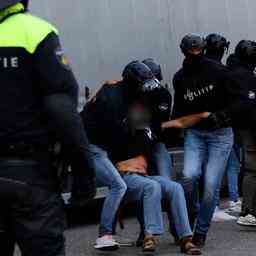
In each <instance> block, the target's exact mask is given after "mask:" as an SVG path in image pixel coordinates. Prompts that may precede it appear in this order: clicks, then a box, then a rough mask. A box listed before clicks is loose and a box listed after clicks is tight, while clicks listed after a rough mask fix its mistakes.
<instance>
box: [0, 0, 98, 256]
mask: <svg viewBox="0 0 256 256" xmlns="http://www.w3.org/2000/svg"><path fill="white" fill-rule="evenodd" d="M25 2H26V1H25ZM0 33H1V38H0V72H1V77H0V84H1V95H0V113H1V115H0V201H1V212H0V230H1V231H4V232H7V233H8V234H10V235H8V236H5V238H8V239H9V238H10V239H9V240H8V241H7V242H9V246H7V248H6V250H9V251H12V243H11V239H12V240H13V241H15V242H16V243H17V244H18V245H19V247H20V249H21V251H22V254H23V255H27V256H29V255H47V256H48V255H49V256H50V255H52V256H53V255H54V256H56V255H64V237H63V231H64V214H63V206H62V200H61V197H60V193H59V191H58V190H59V189H58V185H57V178H56V172H55V170H54V169H53V167H52V158H51V157H52V154H51V151H52V147H51V145H52V143H53V142H55V141H56V140H60V141H61V142H62V143H63V144H65V145H66V146H68V147H69V148H70V150H71V152H70V154H71V156H72V157H71V161H73V162H76V163H78V164H80V166H81V165H83V166H85V168H87V173H88V175H87V176H82V171H79V172H80V173H79V174H78V175H81V179H80V180H81V181H80V184H83V185H84V191H83V190H82V189H80V188H77V189H76V190H75V189H74V195H75V194H77V195H81V194H82V195H92V194H93V193H94V182H93V180H94V175H93V166H92V165H91V164H90V160H89V157H88V148H87V146H88V141H87V137H86V134H85V133H84V129H83V125H82V122H81V119H80V117H79V114H78V113H77V111H76V108H77V98H78V97H77V96H78V85H77V82H76V80H75V78H74V76H73V73H72V71H71V69H70V66H69V64H68V60H67V58H66V57H65V55H64V54H63V51H62V49H61V46H60V43H59V39H58V31H57V30H56V28H54V27H53V26H52V25H50V24H49V23H47V22H45V21H43V20H41V19H39V18H37V17H34V16H32V15H31V14H30V13H29V12H27V11H26V8H25V6H24V5H23V4H22V3H21V1H17V0H16V1H15V0H6V1H5V3H4V1H2V3H1V4H0ZM77 173H78V172H77ZM85 173H86V172H85ZM83 178H84V179H83ZM89 181H91V183H90V182H89ZM87 182H89V183H90V184H93V185H92V186H88V187H89V188H90V189H91V190H90V191H88V190H86V189H87ZM80 184H78V186H79V185H80ZM88 193H89V194H88ZM0 233H1V232H0ZM1 243H2V241H1ZM4 244H5V245H7V243H4ZM4 255H11V252H9V254H8V253H7V252H5V253H4Z"/></svg>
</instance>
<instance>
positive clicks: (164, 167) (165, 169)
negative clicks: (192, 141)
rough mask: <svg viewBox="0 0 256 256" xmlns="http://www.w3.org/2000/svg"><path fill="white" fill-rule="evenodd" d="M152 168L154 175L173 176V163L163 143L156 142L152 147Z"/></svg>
mask: <svg viewBox="0 0 256 256" xmlns="http://www.w3.org/2000/svg"><path fill="white" fill-rule="evenodd" d="M153 162H154V169H155V170H156V173H157V174H156V175H159V176H162V177H165V178H169V179H171V178H172V177H173V175H174V174H173V164H172V158H171V156H170V154H169V152H168V150H167V148H166V146H165V145H164V144H163V143H157V144H156V145H155V147H154V154H153Z"/></svg>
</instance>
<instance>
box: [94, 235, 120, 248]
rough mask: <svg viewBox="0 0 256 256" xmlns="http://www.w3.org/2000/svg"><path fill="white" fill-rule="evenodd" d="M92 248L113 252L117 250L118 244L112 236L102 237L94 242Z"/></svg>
mask: <svg viewBox="0 0 256 256" xmlns="http://www.w3.org/2000/svg"><path fill="white" fill-rule="evenodd" d="M94 248H95V249H97V250H101V251H115V250H117V249H119V243H117V242H116V241H115V239H113V237H112V236H103V237H100V238H98V239H97V240H96V243H95V245H94Z"/></svg>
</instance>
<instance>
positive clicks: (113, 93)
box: [81, 81, 171, 161]
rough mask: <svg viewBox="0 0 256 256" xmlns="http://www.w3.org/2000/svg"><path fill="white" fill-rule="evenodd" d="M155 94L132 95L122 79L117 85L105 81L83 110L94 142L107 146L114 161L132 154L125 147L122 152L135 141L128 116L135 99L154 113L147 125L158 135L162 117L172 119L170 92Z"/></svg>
mask: <svg viewBox="0 0 256 256" xmlns="http://www.w3.org/2000/svg"><path fill="white" fill-rule="evenodd" d="M164 90H165V89H164ZM152 94H153V95H152ZM152 94H151V95H146V96H145V95H144V96H143V97H142V96H139V95H134V94H131V92H130V90H129V88H127V86H126V85H125V84H124V83H123V82H122V81H121V82H118V83H116V84H114V85H110V84H105V85H104V86H103V87H102V88H101V89H100V91H99V92H98V93H97V95H96V96H95V98H94V99H92V100H91V101H90V102H89V103H87V105H86V106H85V108H84V110H83V111H82V113H81V115H82V118H83V121H84V125H85V128H86V131H87V134H88V137H89V140H90V142H91V143H93V144H96V145H98V146H100V147H102V148H103V149H105V150H106V151H107V152H108V153H109V155H110V156H111V158H112V160H113V161H120V160H126V159H127V156H128V154H129V153H128V151H126V152H125V150H124V151H123V152H122V149H124V148H128V145H129V143H130V142H131V141H132V140H133V139H132V138H131V134H130V133H129V131H130V130H129V128H128V123H127V118H128V112H129V108H130V106H131V105H132V104H133V103H134V102H136V101H137V100H138V99H139V101H140V103H141V105H142V106H143V107H145V109H146V110H145V112H147V111H148V112H150V116H151V118H150V121H149V125H148V127H147V128H150V129H152V130H153V133H155V134H156V135H157V133H158V132H159V127H160V119H162V118H163V119H165V118H166V120H168V119H169V116H170V108H171V98H170V94H167V96H166V91H164V95H165V96H164V97H162V94H163V91H162V90H159V91H157V92H152ZM152 96H154V97H152ZM158 96H161V97H158ZM148 106H150V107H148ZM163 121H164V120H163ZM129 148H130V147H129Z"/></svg>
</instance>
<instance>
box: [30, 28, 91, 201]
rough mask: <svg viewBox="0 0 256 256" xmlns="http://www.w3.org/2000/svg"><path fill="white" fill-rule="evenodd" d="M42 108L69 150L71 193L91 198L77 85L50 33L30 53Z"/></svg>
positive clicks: (56, 135) (86, 150)
mask: <svg viewBox="0 0 256 256" xmlns="http://www.w3.org/2000/svg"><path fill="white" fill-rule="evenodd" d="M34 66H35V72H36V74H37V76H38V77H39V79H40V81H41V83H40V85H39V86H40V88H39V89H40V93H41V95H42V97H43V101H42V103H43V107H44V110H45V113H46V115H47V118H48V120H49V124H50V126H51V129H52V133H53V135H54V136H55V137H56V138H57V139H59V140H60V141H61V142H62V144H64V145H65V146H66V147H67V148H68V149H69V150H70V161H71V164H72V167H73V168H72V170H73V171H74V178H75V183H76V184H75V185H76V186H75V189H76V191H75V192H74V194H79V195H82V194H83V195H84V196H85V197H92V196H93V195H94V193H95V183H94V166H93V163H92V161H91V158H90V153H89V142H88V139H87V136H86V133H85V131H84V126H83V123H82V120H81V118H80V116H79V114H78V112H77V99H78V84H77V82H76V79H75V77H74V75H73V72H72V70H71V68H70V66H69V63H68V60H67V59H66V57H65V56H64V54H63V51H62V50H61V46H60V43H59V39H58V36H57V35H56V34H55V33H51V34H49V35H48V36H47V38H45V40H44V41H43V42H42V43H41V44H40V45H39V46H38V48H37V50H36V52H35V54H34Z"/></svg>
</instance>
